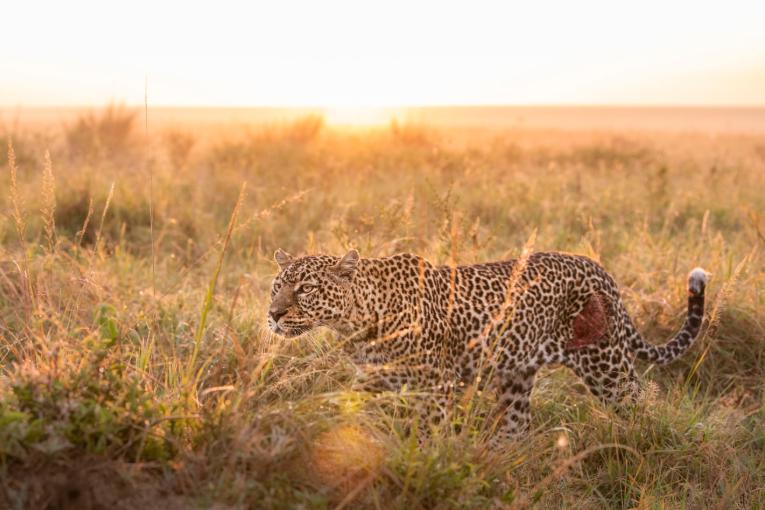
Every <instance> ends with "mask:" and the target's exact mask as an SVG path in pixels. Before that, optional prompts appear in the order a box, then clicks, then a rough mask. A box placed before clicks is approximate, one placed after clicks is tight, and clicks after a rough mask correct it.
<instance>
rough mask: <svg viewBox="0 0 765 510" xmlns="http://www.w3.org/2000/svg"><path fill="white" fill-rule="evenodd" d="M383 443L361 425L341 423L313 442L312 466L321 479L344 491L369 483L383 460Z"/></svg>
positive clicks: (323, 482) (324, 482) (322, 481)
mask: <svg viewBox="0 0 765 510" xmlns="http://www.w3.org/2000/svg"><path fill="white" fill-rule="evenodd" d="M384 456H385V452H384V450H383V448H382V446H381V445H380V444H379V443H378V442H377V441H375V439H374V438H372V437H371V436H370V435H369V433H368V432H366V431H364V430H363V429H361V428H359V427H358V426H352V425H342V426H339V427H337V428H334V429H330V430H328V431H327V432H324V433H323V434H321V435H320V436H319V437H318V438H317V439H316V441H315V442H314V445H313V448H312V449H311V455H310V468H311V471H312V472H313V473H314V475H315V476H316V477H317V478H318V479H319V481H320V482H321V483H322V484H324V485H326V486H329V487H332V488H334V489H337V490H339V491H341V492H348V491H350V490H353V489H354V488H356V487H358V485H359V484H362V483H368V481H370V480H371V479H373V478H374V476H375V475H376V474H377V473H378V471H379V470H380V468H381V467H382V463H383V461H384Z"/></svg>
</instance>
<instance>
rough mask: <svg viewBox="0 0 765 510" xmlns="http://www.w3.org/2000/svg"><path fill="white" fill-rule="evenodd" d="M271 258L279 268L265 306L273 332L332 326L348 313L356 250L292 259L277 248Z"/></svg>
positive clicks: (293, 333) (288, 334)
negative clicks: (342, 254)
mask: <svg viewBox="0 0 765 510" xmlns="http://www.w3.org/2000/svg"><path fill="white" fill-rule="evenodd" d="M274 258H275V259H276V262H277V264H279V268H280V271H279V274H278V275H276V278H274V282H273V285H272V287H271V306H270V308H269V309H268V326H269V327H270V328H271V330H272V331H273V332H275V333H278V334H280V335H284V336H286V337H294V336H298V335H302V334H303V333H305V332H307V331H310V330H311V329H313V328H315V327H317V326H329V327H334V326H335V325H336V324H338V323H339V322H340V321H341V320H342V318H343V317H344V316H345V315H346V314H347V313H348V310H349V309H350V307H351V306H352V302H351V295H350V289H351V286H352V285H353V279H354V276H355V275H356V269H357V266H358V262H359V253H358V252H357V251H356V250H351V251H349V252H348V253H346V254H345V256H343V257H330V256H327V255H311V256H306V257H300V258H294V257H292V256H291V255H289V254H288V253H285V252H284V251H282V250H281V249H280V250H277V251H276V253H275V254H274Z"/></svg>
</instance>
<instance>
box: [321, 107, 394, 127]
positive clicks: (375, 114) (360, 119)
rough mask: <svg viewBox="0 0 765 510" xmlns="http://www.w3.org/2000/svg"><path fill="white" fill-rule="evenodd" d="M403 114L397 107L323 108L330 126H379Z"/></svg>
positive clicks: (325, 118)
mask: <svg viewBox="0 0 765 510" xmlns="http://www.w3.org/2000/svg"><path fill="white" fill-rule="evenodd" d="M402 115H403V112H402V110H401V109H398V108H375V107H348V108H344V107H335V108H325V109H324V120H325V122H326V123H327V124H329V125H332V126H359V127H360V126H381V125H387V124H389V123H390V122H391V121H392V120H393V119H395V118H400V117H401V116H402Z"/></svg>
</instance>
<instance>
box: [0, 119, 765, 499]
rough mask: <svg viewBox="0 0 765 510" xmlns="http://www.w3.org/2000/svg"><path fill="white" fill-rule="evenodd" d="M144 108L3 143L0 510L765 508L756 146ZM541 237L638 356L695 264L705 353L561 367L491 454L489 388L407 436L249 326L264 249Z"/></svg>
mask: <svg viewBox="0 0 765 510" xmlns="http://www.w3.org/2000/svg"><path fill="white" fill-rule="evenodd" d="M133 119H134V117H133V116H132V115H131V114H130V112H126V111H122V110H119V109H111V110H110V111H108V112H107V113H105V114H104V115H102V116H97V115H96V116H94V115H92V116H88V117H85V118H83V119H82V120H81V121H80V122H78V123H76V124H75V125H73V126H70V127H68V128H66V129H65V130H64V131H63V132H59V131H58V130H59V129H60V128H59V127H56V128H55V129H54V128H51V130H50V131H49V132H47V133H46V134H45V135H43V134H40V133H34V132H27V131H16V132H8V131H0V139H2V140H3V141H7V140H12V141H13V144H14V147H16V148H18V153H17V158H16V166H17V168H16V169H15V173H16V183H15V184H12V182H11V172H10V171H9V168H10V167H9V163H8V162H7V161H6V155H3V156H0V157H1V158H2V161H0V162H1V163H3V165H4V170H3V172H2V173H0V189H2V190H8V191H4V192H3V193H2V194H1V195H0V210H2V211H3V212H4V214H3V216H0V243H1V244H0V478H1V479H2V484H0V485H2V489H1V490H0V506H3V507H9V508H31V507H45V506H46V505H49V506H50V507H52V508H54V507H56V505H59V507H63V506H64V505H66V504H70V505H74V506H76V507H84V508H87V507H88V506H90V507H93V508H96V507H98V505H103V506H109V505H117V504H118V503H119V504H121V505H127V507H138V506H141V507H146V508H155V507H156V508H187V507H189V506H192V507H194V506H199V507H206V506H212V505H215V504H217V505H218V507H219V508H220V507H223V508H226V507H233V508H237V507H252V508H294V507H300V506H302V507H304V508H337V507H344V508H358V507H368V508H407V509H415V508H489V507H502V506H503V505H508V504H509V505H514V506H515V507H518V508H522V507H528V506H532V505H537V506H538V507H540V508H559V507H561V506H567V507H577V508H635V507H638V508H700V507H710V508H758V507H764V506H765V491H764V490H763V487H765V392H764V391H763V390H765V276H763V275H764V274H765V271H764V270H765V259H763V256H762V255H761V251H762V248H763V243H765V237H763V232H765V221H763V220H762V219H761V216H762V215H763V214H765V194H763V193H762V190H763V189H765V158H764V157H763V151H762V147H763V146H765V140H763V139H761V138H759V139H758V138H755V137H733V136H729V137H718V138H708V137H704V136H701V135H693V134H687V135H682V136H681V135H649V134H635V133H633V134H623V133H601V134H587V135H583V134H581V133H580V134H576V133H561V132H549V133H543V132H532V131H511V132H494V133H492V132H485V133H465V132H457V131H437V130H432V129H427V128H424V127H417V126H400V125H394V126H391V127H389V128H380V129H378V130H369V131H351V132H342V131H335V130H332V129H330V128H327V127H325V126H323V125H322V122H321V119H317V118H309V119H305V120H302V121H300V122H297V123H295V124H294V125H286V126H275V127H271V128H264V129H261V130H255V131H252V132H249V133H246V134H239V133H223V134H221V133H217V132H206V133H202V134H199V132H198V131H199V130H197V134H191V132H192V131H191V130H189V132H185V131H183V130H176V131H172V132H168V133H157V134H156V135H155V136H152V137H151V138H150V139H148V140H144V139H143V138H142V137H141V136H140V135H139V134H138V133H136V132H135V131H136V130H135V126H133V122H134V120H133ZM46 150H48V151H49V152H50V162H51V165H50V166H47V165H46ZM149 175H151V176H152V177H153V182H154V193H153V196H154V202H153V204H152V205H153V210H154V216H155V217H154V247H155V252H156V260H155V277H154V280H152V256H151V253H152V250H151V247H152V244H151V243H152V237H151V233H150V228H149V226H150V218H149V196H150V194H149V189H148V183H149ZM244 183H246V191H247V192H246V194H244V193H242V192H241V191H242V189H243V188H242V186H243V185H244ZM112 185H113V186H114V187H113V191H110V190H111V189H112ZM41 190H47V191H45V192H42V193H41ZM89 210H90V211H91V212H89ZM232 211H234V214H232ZM86 218H88V219H87V221H86ZM534 231H536V232H537V234H536V244H535V247H536V249H545V250H565V251H571V252H579V253H584V254H587V255H590V256H593V257H596V258H598V259H599V260H600V261H601V262H602V263H603V264H604V266H605V267H606V268H607V269H608V270H609V271H610V272H611V273H612V274H613V275H614V276H615V277H616V279H617V281H618V282H619V283H620V284H621V286H622V290H623V295H624V299H625V300H626V302H627V306H628V308H629V309H630V310H631V311H632V313H633V315H634V316H635V318H636V321H637V323H638V324H639V326H640V328H641V329H642V331H643V332H644V334H645V335H646V336H647V337H648V338H649V339H651V340H652V341H655V342H662V341H665V340H666V339H667V338H668V337H669V336H670V335H671V334H672V332H673V331H674V330H676V329H677V328H678V327H679V325H680V324H681V322H682V318H683V316H684V314H685V298H684V293H685V291H684V283H685V278H686V274H687V271H688V270H689V269H690V268H692V267H694V266H696V265H701V266H703V267H705V268H706V269H707V270H709V271H711V272H712V274H713V276H712V280H711V284H710V288H709V291H708V300H709V303H708V320H707V322H706V323H705V327H704V330H703V332H702V338H701V339H700V340H699V341H698V343H697V345H696V346H695V347H694V348H693V349H692V350H691V351H690V352H689V353H688V354H687V355H686V356H685V357H684V358H683V359H682V360H680V361H678V362H676V363H674V364H672V365H670V366H668V367H649V366H641V367H640V369H641V370H642V371H643V372H646V373H645V374H644V379H646V380H647V381H650V383H649V387H650V388H651V391H649V395H647V396H646V398H645V399H644V401H642V402H641V403H640V404H639V405H637V406H636V407H635V408H634V409H631V410H629V411H628V412H626V413H617V412H616V411H614V410H612V409H608V408H604V407H603V406H601V405H600V404H599V403H598V402H597V401H596V400H595V399H593V398H592V397H590V396H589V395H588V394H587V393H586V391H585V389H584V386H583V385H582V384H581V383H579V382H578V381H577V379H576V378H575V377H574V376H573V374H571V373H570V372H568V371H566V370H564V369H561V368H551V369H548V370H545V371H544V373H543V374H541V375H540V377H539V378H538V381H537V385H536V387H535V390H534V393H533V397H532V409H533V412H534V422H533V428H534V432H533V433H532V434H531V435H530V436H529V437H528V438H526V439H524V440H523V441H520V442H518V443H516V444H509V445H507V448H506V449H505V451H502V452H490V451H488V450H487V448H486V444H485V439H486V435H485V429H486V424H485V423H484V422H483V418H482V417H483V416H484V415H485V411H486V410H487V409H489V408H490V405H491V400H492V396H491V395H481V396H475V397H474V398H471V399H466V400H465V401H464V402H462V404H461V405H460V406H459V407H458V409H457V410H456V411H455V414H454V417H453V421H454V423H455V425H457V426H456V427H455V430H452V431H445V430H441V431H439V432H437V433H436V434H435V435H434V437H433V439H432V441H431V442H430V443H429V444H428V445H426V446H425V447H424V448H420V447H418V446H417V444H416V441H415V440H414V438H413V436H412V435H411V434H410V432H409V431H410V429H411V427H410V426H411V424H412V420H413V419H414V418H413V414H412V412H411V400H412V399H411V397H410V396H408V395H406V394H405V395H389V394H385V395H377V396H374V395H362V394H358V393H354V392H352V391H351V390H350V387H351V384H352V382H353V378H354V367H353V366H352V364H351V363H350V361H349V360H348V359H347V357H346V356H345V354H344V353H343V352H342V350H341V349H340V348H339V345H338V342H337V341H336V339H335V338H334V336H333V335H332V334H331V333H330V332H328V331H324V330H318V331H315V332H312V333H310V334H308V335H306V336H304V337H301V338H298V339H295V340H285V339H282V338H279V337H275V336H273V335H272V334H271V333H269V332H268V330H267V328H266V326H265V320H264V318H265V310H266V309H267V306H268V301H269V284H270V281H271V279H272V278H273V276H274V274H275V273H276V271H277V267H276V264H275V263H274V262H273V259H272V254H273V252H274V251H275V250H276V248H279V247H281V248H284V249H285V250H287V251H289V252H291V253H298V254H300V253H313V252H327V253H334V254H339V253H341V252H342V251H343V250H346V249H347V248H349V247H355V248H358V249H359V250H360V252H361V253H362V256H383V255H389V254H392V253H396V252H400V251H411V252H416V253H419V254H422V255H425V256H427V257H429V258H430V259H431V260H432V261H434V262H437V263H441V262H446V261H448V260H450V259H452V258H455V259H457V260H458V261H459V262H461V263H471V262H479V261H486V260H492V259H497V258H501V257H508V256H517V255H518V254H519V253H520V251H521V249H522V247H523V245H524V242H525V241H526V240H527V239H528V238H529V236H530V235H531V233H532V232H534ZM78 233H80V235H78ZM20 234H22V235H21V236H20Z"/></svg>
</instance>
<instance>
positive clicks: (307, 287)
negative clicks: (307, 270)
mask: <svg viewBox="0 0 765 510" xmlns="http://www.w3.org/2000/svg"><path fill="white" fill-rule="evenodd" d="M314 290H316V285H311V284H310V283H304V284H302V285H301V286H300V287H298V294H310V293H311V292H313V291H314Z"/></svg>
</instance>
